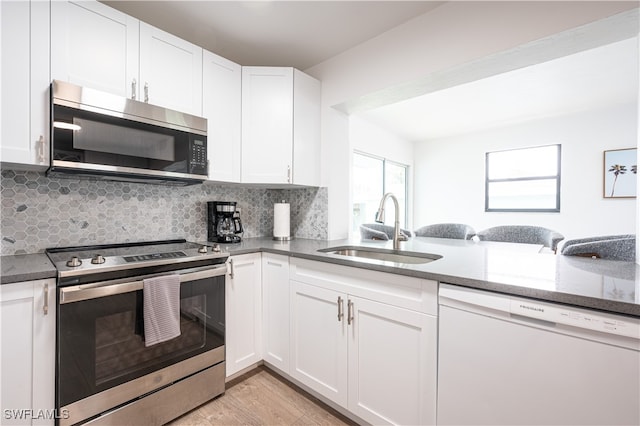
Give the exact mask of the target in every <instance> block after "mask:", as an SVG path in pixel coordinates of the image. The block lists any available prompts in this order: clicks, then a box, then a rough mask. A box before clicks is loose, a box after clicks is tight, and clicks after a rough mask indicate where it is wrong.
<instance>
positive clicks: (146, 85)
mask: <svg viewBox="0 0 640 426" xmlns="http://www.w3.org/2000/svg"><path fill="white" fill-rule="evenodd" d="M144 101H145V103H149V83H147V82H146V81H145V83H144Z"/></svg>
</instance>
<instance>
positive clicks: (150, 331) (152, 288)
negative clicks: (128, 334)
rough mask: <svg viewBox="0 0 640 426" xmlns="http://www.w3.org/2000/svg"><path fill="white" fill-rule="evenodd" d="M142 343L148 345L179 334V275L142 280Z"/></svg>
mask: <svg viewBox="0 0 640 426" xmlns="http://www.w3.org/2000/svg"><path fill="white" fill-rule="evenodd" d="M143 284H144V289H143V295H144V303H143V307H144V345H145V346H147V347H149V346H151V345H155V344H157V343H161V342H166V341H167V340H171V339H173V338H175V337H178V336H179V335H180V277H179V276H178V275H175V274H174V275H164V276H161V277H153V278H147V279H145V280H143Z"/></svg>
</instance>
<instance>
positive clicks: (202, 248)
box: [198, 246, 208, 254]
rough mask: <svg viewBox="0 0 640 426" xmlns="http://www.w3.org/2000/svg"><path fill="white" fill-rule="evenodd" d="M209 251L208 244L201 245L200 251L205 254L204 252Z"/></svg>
mask: <svg viewBox="0 0 640 426" xmlns="http://www.w3.org/2000/svg"><path fill="white" fill-rule="evenodd" d="M207 251H208V250H207V246H202V247H200V248H199V249H198V253H203V254H204V253H206V252H207Z"/></svg>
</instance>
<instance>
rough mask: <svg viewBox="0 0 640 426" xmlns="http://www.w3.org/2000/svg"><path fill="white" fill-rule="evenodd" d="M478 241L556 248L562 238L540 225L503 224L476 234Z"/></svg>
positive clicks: (554, 249)
mask: <svg viewBox="0 0 640 426" xmlns="http://www.w3.org/2000/svg"><path fill="white" fill-rule="evenodd" d="M476 235H477V236H478V239H480V241H501V242H508V243H524V244H542V245H544V246H545V247H548V248H549V249H551V250H553V252H554V253H555V252H556V250H557V249H558V243H559V242H560V241H562V240H564V236H563V235H562V234H560V233H559V232H556V231H553V230H551V229H547V228H543V227H542V226H530V225H503V226H494V227H493V228H487V229H485V230H483V231H480V232H478V233H477V234H476Z"/></svg>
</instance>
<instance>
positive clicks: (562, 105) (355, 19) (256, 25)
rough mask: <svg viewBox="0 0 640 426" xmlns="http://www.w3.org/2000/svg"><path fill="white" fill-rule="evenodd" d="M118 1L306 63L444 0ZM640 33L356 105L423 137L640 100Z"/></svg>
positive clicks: (237, 46)
mask: <svg viewBox="0 0 640 426" xmlns="http://www.w3.org/2000/svg"><path fill="white" fill-rule="evenodd" d="M103 3H106V4H108V5H109V6H112V7H114V8H116V9H119V10H121V11H123V12H125V13H127V14H129V15H132V16H134V17H136V18H138V19H140V20H142V21H145V22H147V23H149V24H151V25H154V26H156V27H158V28H161V29H163V30H165V31H168V32H170V33H172V34H175V35H177V36H179V37H181V38H183V39H185V40H189V41H191V42H192V43H194V44H197V45H199V46H202V47H204V48H205V49H207V50H210V51H212V52H214V53H217V54H219V55H221V56H223V57H226V58H228V59H230V60H232V61H234V62H237V63H239V64H241V65H265V66H293V67H296V68H298V69H301V70H304V69H307V68H309V67H311V66H313V65H316V64H318V63H321V62H323V61H324V60H326V59H329V58H331V57H333V56H335V55H337V54H339V53H342V52H344V51H346V50H348V49H350V48H351V47H354V46H356V45H358V44H360V43H362V42H364V41H366V40H369V39H371V38H373V37H375V36H377V35H379V34H381V33H383V32H385V31H388V30H390V29H391V28H393V27H396V26H398V25H400V24H402V23H404V22H406V21H408V20H410V19H411V18H413V17H415V16H418V15H421V14H423V13H427V12H428V11H430V10H432V9H434V8H436V7H438V6H439V5H441V4H442V3H444V2H436V1H365V0H362V1H361V0H358V1H265V0H261V1H147V0H145V1H121V0H103ZM637 97H638V46H637V39H636V38H634V39H631V40H626V41H622V42H616V43H612V44H609V45H606V46H603V47H598V48H595V49H591V50H586V51H583V52H580V53H577V54H573V55H570V56H566V57H563V58H560V59H555V60H551V61H548V62H544V63H541V64H538V65H534V66H529V67H525V68H521V69H518V70H515V71H510V72H506V73H502V74H498V75H495V76H492V77H489V78H485V79H482V80H478V81H474V82H470V83H466V84H461V85H458V86H455V87H452V88H448V89H444V90H439V91H435V92H432V93H429V94H427V95H423V96H419V97H415V98H412V99H409V100H406V101H402V102H398V103H394V104H391V105H387V106H384V107H380V108H377V109H374V110H370V111H367V112H363V113H358V115H360V116H362V117H363V118H365V119H366V120H370V121H373V122H375V123H377V124H378V125H380V126H382V127H383V128H386V129H388V130H389V131H391V132H392V133H395V134H398V135H400V136H401V137H403V138H404V139H406V140H408V141H424V140H428V139H432V138H440V137H445V136H451V135H455V134H460V133H466V132H473V131H480V130H484V129H488V128H492V127H497V126H502V125H507V124H515V123H518V122H523V121H527V120H532V119H536V118H541V117H545V116H551V115H561V114H566V113H571V112H577V111H581V110H585V109H588V108H594V107H606V106H609V105H612V104H616V103H623V102H637Z"/></svg>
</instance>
